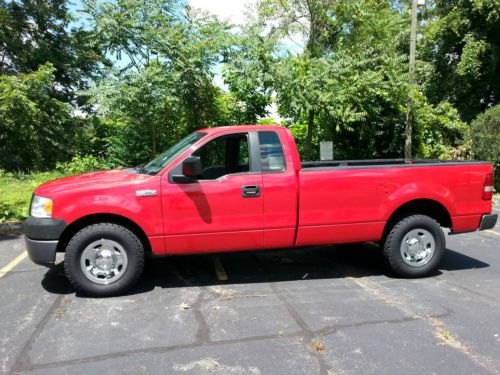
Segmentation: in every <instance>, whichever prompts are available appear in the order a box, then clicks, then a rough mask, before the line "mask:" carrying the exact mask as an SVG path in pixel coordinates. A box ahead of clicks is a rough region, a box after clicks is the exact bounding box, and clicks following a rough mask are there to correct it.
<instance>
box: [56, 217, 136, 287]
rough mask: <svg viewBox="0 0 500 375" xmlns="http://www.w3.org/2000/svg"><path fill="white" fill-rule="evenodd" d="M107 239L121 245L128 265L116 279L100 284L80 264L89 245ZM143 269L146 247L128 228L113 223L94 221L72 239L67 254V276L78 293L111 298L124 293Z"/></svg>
mask: <svg viewBox="0 0 500 375" xmlns="http://www.w3.org/2000/svg"><path fill="white" fill-rule="evenodd" d="M100 239H106V240H111V241H114V242H115V243H117V244H119V245H121V247H122V248H123V250H124V251H125V253H126V257H127V266H126V268H125V270H124V271H123V274H122V275H121V276H120V278H118V279H117V280H116V281H114V282H111V283H109V284H99V283H97V282H94V281H92V280H91V279H89V278H88V277H87V276H86V275H85V274H84V271H83V270H82V267H81V266H80V259H81V257H82V254H83V252H84V250H85V248H86V247H87V246H89V245H90V244H92V243H93V242H94V241H98V240H100ZM143 268H144V247H143V245H142V243H141V241H140V240H139V238H138V237H137V236H136V235H135V234H134V233H133V232H131V231H130V230H129V229H127V228H125V227H122V226H121V225H117V224H112V223H97V224H91V225H89V226H87V227H85V228H83V229H81V230H80V231H78V232H77V233H76V234H75V235H74V236H73V237H72V238H71V240H70V241H69V243H68V246H67V247H66V253H65V255H64V271H65V274H66V277H67V278H68V280H69V282H70V283H71V285H73V287H74V288H75V289H76V291H77V292H79V293H81V294H84V295H87V296H91V297H109V296H114V295H119V294H123V293H124V292H126V291H127V290H129V289H130V288H131V287H132V286H133V285H134V284H135V283H136V282H137V281H138V280H139V278H140V276H141V274H142V271H143Z"/></svg>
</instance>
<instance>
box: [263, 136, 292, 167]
mask: <svg viewBox="0 0 500 375" xmlns="http://www.w3.org/2000/svg"><path fill="white" fill-rule="evenodd" d="M259 143H260V158H261V165H262V172H282V171H284V170H285V169H286V163H285V157H284V155H283V148H282V147H281V142H280V139H279V137H278V134H276V133H275V132H259Z"/></svg>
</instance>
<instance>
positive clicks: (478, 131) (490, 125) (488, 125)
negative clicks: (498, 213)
mask: <svg viewBox="0 0 500 375" xmlns="http://www.w3.org/2000/svg"><path fill="white" fill-rule="evenodd" d="M471 125H472V126H471V132H470V138H471V141H472V154H473V157H474V158H475V159H481V160H488V161H490V162H491V163H492V164H493V167H494V168H495V176H496V179H495V190H496V191H497V192H498V191H499V190H500V105H497V106H495V107H492V108H490V109H487V110H486V111H485V112H483V113H482V114H480V115H479V116H478V117H477V118H476V119H475V120H474V121H473V122H472V124H471Z"/></svg>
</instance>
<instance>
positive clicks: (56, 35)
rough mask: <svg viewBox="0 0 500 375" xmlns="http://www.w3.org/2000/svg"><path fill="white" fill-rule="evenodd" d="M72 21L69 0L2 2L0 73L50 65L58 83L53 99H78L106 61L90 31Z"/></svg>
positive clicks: (28, 71) (20, 71) (22, 71)
mask: <svg viewBox="0 0 500 375" xmlns="http://www.w3.org/2000/svg"><path fill="white" fill-rule="evenodd" d="M72 21H74V18H73V17H72V15H71V14H70V12H69V10H68V1H67V0H16V1H6V0H0V74H9V75H10V74H17V73H31V72H35V71H37V70H38V69H39V67H40V66H41V65H43V64H45V63H47V62H49V63H51V64H52V66H53V67H54V71H53V76H54V82H56V83H57V85H54V87H53V88H52V93H51V95H52V96H54V97H57V98H59V99H62V100H64V101H73V100H75V99H77V96H76V90H79V89H83V88H85V87H87V86H88V83H89V80H91V79H93V78H95V77H96V76H97V75H98V73H99V66H100V64H101V63H107V61H106V59H105V58H104V56H103V54H102V53H101V46H100V44H99V42H98V39H96V38H95V37H94V35H93V33H92V31H90V30H86V29H84V28H83V27H81V26H76V25H75V24H71V22H72ZM82 99H83V98H82Z"/></svg>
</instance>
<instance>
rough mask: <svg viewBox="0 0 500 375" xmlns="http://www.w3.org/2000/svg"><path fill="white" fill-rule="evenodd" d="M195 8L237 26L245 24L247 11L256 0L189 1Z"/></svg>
mask: <svg viewBox="0 0 500 375" xmlns="http://www.w3.org/2000/svg"><path fill="white" fill-rule="evenodd" d="M188 3H189V5H191V6H192V7H193V8H199V9H203V10H206V11H208V12H210V13H212V14H214V15H216V16H217V17H218V18H219V19H221V20H224V21H229V22H231V23H233V24H236V25H241V24H243V23H245V19H246V17H245V10H246V9H247V7H249V6H250V7H251V6H252V5H253V4H254V3H255V1H254V0H188Z"/></svg>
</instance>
